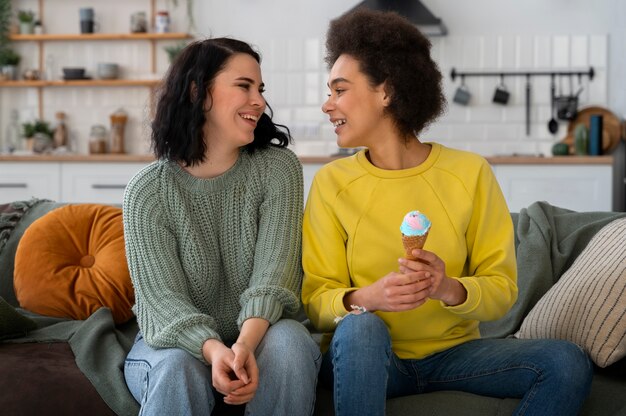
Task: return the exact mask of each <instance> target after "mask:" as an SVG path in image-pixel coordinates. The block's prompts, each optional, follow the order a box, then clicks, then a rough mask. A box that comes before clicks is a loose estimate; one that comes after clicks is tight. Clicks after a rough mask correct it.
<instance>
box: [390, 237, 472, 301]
mask: <svg viewBox="0 0 626 416" xmlns="http://www.w3.org/2000/svg"><path fill="white" fill-rule="evenodd" d="M412 254H413V256H414V257H416V258H417V260H409V259H406V258H401V259H399V260H398V263H399V264H400V272H401V273H411V272H420V271H421V272H423V273H424V276H426V278H429V279H431V283H432V285H431V288H430V294H429V295H428V297H430V298H431V299H437V300H440V301H442V302H444V303H445V304H446V305H449V306H455V305H460V304H461V303H463V302H465V300H466V298H467V292H466V290H465V288H464V287H463V285H462V284H461V283H459V282H458V281H457V280H456V279H452V278H451V277H448V275H447V274H446V264H445V263H444V261H443V260H441V258H439V256H437V255H436V254H435V253H433V252H431V251H426V250H419V249H416V250H413V252H412Z"/></svg>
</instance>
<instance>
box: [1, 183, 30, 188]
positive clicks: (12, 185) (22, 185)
mask: <svg viewBox="0 0 626 416" xmlns="http://www.w3.org/2000/svg"><path fill="white" fill-rule="evenodd" d="M0 188H28V184H25V183H0Z"/></svg>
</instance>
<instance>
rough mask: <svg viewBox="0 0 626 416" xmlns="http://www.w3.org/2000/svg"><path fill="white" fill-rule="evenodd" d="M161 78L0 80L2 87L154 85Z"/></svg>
mask: <svg viewBox="0 0 626 416" xmlns="http://www.w3.org/2000/svg"><path fill="white" fill-rule="evenodd" d="M159 82H161V80H160V79H81V80H71V81H62V80H61V81H45V80H36V81H0V87H14V88H28V87H35V88H40V87H153V86H155V85H158V84H159Z"/></svg>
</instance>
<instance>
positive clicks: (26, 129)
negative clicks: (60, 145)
mask: <svg viewBox="0 0 626 416" xmlns="http://www.w3.org/2000/svg"><path fill="white" fill-rule="evenodd" d="M53 134H54V132H53V131H52V129H51V128H50V124H49V123H48V122H47V121H44V120H35V121H33V122H30V121H27V122H25V123H22V135H23V137H24V140H26V146H25V147H26V150H30V151H35V152H37V153H41V152H42V151H43V150H45V149H46V148H48V147H49V146H50V145H51V144H52V135H53ZM35 142H36V143H35Z"/></svg>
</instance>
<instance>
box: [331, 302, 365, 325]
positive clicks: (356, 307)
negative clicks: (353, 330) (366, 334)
mask: <svg viewBox="0 0 626 416" xmlns="http://www.w3.org/2000/svg"><path fill="white" fill-rule="evenodd" d="M350 307H351V308H352V310H351V311H350V312H348V313H347V314H346V315H345V316H348V315H360V314H362V313H365V312H367V309H365V306H359V305H350ZM345 316H337V317H335V319H334V322H335V323H336V324H337V323H339V321H341V320H342V319H343V318H345Z"/></svg>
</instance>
